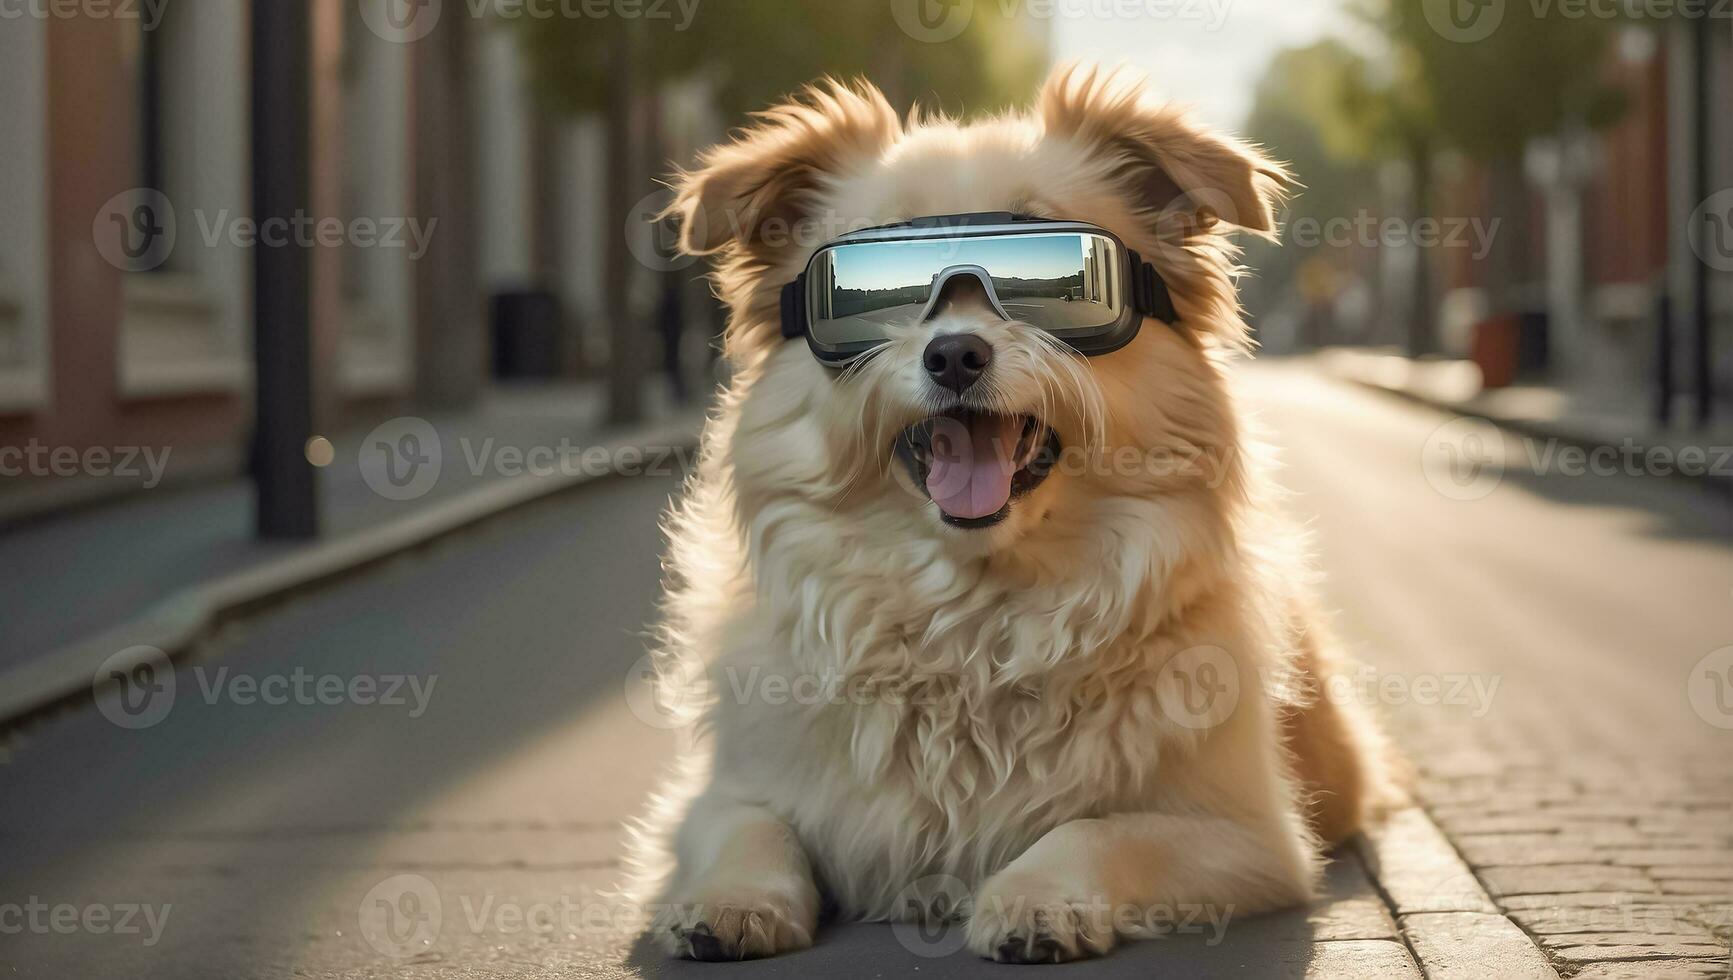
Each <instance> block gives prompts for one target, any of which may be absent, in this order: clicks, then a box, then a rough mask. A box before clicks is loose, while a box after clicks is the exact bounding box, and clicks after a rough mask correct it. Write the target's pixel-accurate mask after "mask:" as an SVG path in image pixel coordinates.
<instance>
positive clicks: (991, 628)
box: [722, 595, 1184, 918]
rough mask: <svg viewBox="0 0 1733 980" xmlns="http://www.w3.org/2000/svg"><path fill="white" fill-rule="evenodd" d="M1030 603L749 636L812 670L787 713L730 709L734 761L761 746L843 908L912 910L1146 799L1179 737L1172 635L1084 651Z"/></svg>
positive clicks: (869, 912)
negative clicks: (906, 904) (1166, 681)
mask: <svg viewBox="0 0 1733 980" xmlns="http://www.w3.org/2000/svg"><path fill="white" fill-rule="evenodd" d="M1027 601H1028V596H1027V595H1025V596H1024V597H1023V598H1022V599H1021V600H1012V599H1010V598H1008V597H1006V596H995V597H994V598H993V601H990V602H983V603H981V605H980V607H979V609H978V610H977V612H976V614H975V615H972V616H965V617H957V618H953V619H951V620H949V621H947V622H942V623H935V622H933V621H932V620H930V619H928V620H925V621H923V622H920V623H915V622H910V621H904V622H902V623H899V624H896V625H895V626H894V627H892V626H890V625H889V624H886V623H884V622H883V621H882V619H881V621H880V622H879V623H878V624H877V628H876V629H872V628H863V629H857V630H849V629H843V628H841V627H840V626H839V624H837V623H835V622H831V623H828V624H826V625H827V628H826V629H825V630H823V632H825V633H827V634H829V635H840V636H846V637H848V639H849V642H848V643H845V644H837V643H825V642H824V641H823V640H821V639H820V638H819V636H818V635H817V634H818V633H819V632H820V630H819V628H818V624H816V623H813V622H809V621H807V620H805V619H803V618H801V617H799V616H798V615H791V616H790V617H789V618H787V619H785V620H783V622H782V623H781V624H779V626H780V628H778V629H775V630H774V631H773V633H772V635H768V636H761V637H759V638H758V639H759V640H761V641H762V643H758V642H754V643H752V646H753V647H754V648H756V649H765V648H770V649H778V648H780V649H792V650H794V651H795V653H794V654H793V656H792V657H791V658H790V659H789V660H788V661H786V662H784V663H783V664H782V669H786V670H789V671H791V672H792V673H793V674H794V675H795V676H796V677H810V678H814V679H813V680H812V681H810V682H808V683H807V684H806V685H805V691H806V692H807V694H806V696H804V697H801V696H794V695H791V697H790V699H789V702H790V703H789V704H787V705H786V708H785V710H777V711H766V710H764V708H763V706H762V705H756V706H754V705H748V706H744V707H742V706H738V705H736V706H732V707H728V708H725V709H724V710H725V711H726V712H727V713H729V714H733V715H735V717H734V718H732V719H730V720H731V721H732V722H735V723H737V724H730V723H729V721H724V722H723V725H722V730H723V731H725V732H726V731H728V730H730V729H732V730H735V731H738V732H741V733H743V734H742V738H741V740H740V743H739V745H740V748H741V749H742V754H741V755H737V754H735V753H734V752H731V751H729V748H728V747H726V746H724V747H722V751H723V755H724V757H725V758H726V757H730V756H732V757H733V758H732V759H730V761H731V762H732V761H733V760H735V759H741V758H742V755H744V754H750V755H751V756H752V762H751V763H750V768H751V769H753V770H756V771H757V772H759V773H762V774H764V775H765V776H766V777H767V778H766V780H765V795H767V796H769V797H770V798H771V805H772V808H773V809H775V810H776V811H777V812H778V814H779V815H780V816H782V817H783V818H784V819H785V820H787V821H788V823H789V824H790V825H791V826H792V827H794V828H795V830H796V832H797V834H799V836H800V838H801V841H802V843H803V845H804V846H805V848H806V850H807V853H808V854H809V855H810V856H811V858H812V859H813V861H814V863H815V864H816V865H817V866H818V869H819V871H820V874H821V878H822V880H824V881H825V882H826V885H827V887H828V888H829V889H830V891H831V893H832V895H833V896H834V897H835V898H836V899H837V901H838V902H839V904H840V905H841V907H842V908H843V910H844V912H845V913H846V914H850V915H857V916H863V917H868V918H883V917H892V916H896V915H900V914H902V913H903V911H905V910H903V909H901V908H899V903H900V901H901V897H902V895H903V892H904V891H905V890H906V889H907V888H908V887H910V886H911V884H913V883H915V882H918V881H919V880H920V879H922V878H924V877H928V876H933V875H949V876H954V877H955V878H957V879H960V880H961V881H963V882H964V883H965V884H967V885H969V886H971V887H973V886H975V885H978V884H979V883H980V882H982V881H984V880H985V879H986V878H987V877H989V876H991V875H992V874H993V873H994V872H995V871H997V870H999V869H1000V868H1002V867H1003V866H1004V865H1005V864H1007V863H1009V862H1010V861H1011V860H1012V859H1014V858H1015V857H1016V856H1017V855H1018V854H1021V853H1022V852H1023V851H1024V850H1026V849H1027V848H1028V847H1029V846H1030V845H1031V844H1032V843H1034V841H1035V840H1037V839H1039V838H1040V837H1041V836H1042V835H1043V834H1044V833H1046V832H1047V831H1048V830H1050V829H1052V828H1053V827H1055V826H1058V825H1059V824H1062V823H1065V822H1066V821H1069V820H1074V819H1078V818H1080V817H1090V816H1098V815H1101V814H1104V813H1108V812H1115V811H1119V810H1125V809H1137V808H1140V807H1142V806H1146V805H1147V804H1148V803H1149V802H1150V801H1151V799H1152V798H1153V794H1154V793H1155V792H1156V788H1157V786H1158V785H1159V780H1158V778H1157V777H1158V769H1159V763H1160V762H1161V761H1162V759H1163V756H1164V752H1166V751H1167V750H1168V749H1170V748H1182V747H1183V744H1184V742H1183V738H1184V733H1182V732H1175V731H1173V730H1171V729H1172V726H1171V724H1170V723H1169V722H1167V721H1166V720H1165V718H1166V715H1165V713H1164V711H1163V709H1162V699H1163V698H1164V697H1165V696H1166V694H1165V693H1164V690H1163V687H1162V675H1161V671H1160V670H1159V669H1158V668H1157V667H1156V665H1157V664H1159V663H1160V660H1161V656H1162V653H1161V651H1162V649H1163V648H1164V640H1163V638H1161V637H1159V636H1141V635H1138V634H1137V633H1135V632H1131V633H1128V634H1127V635H1123V636H1121V637H1118V638H1115V639H1114V640H1111V641H1105V642H1096V643H1094V644H1093V645H1086V644H1087V642H1088V641H1084V640H1081V639H1080V638H1078V637H1076V636H1075V635H1074V634H1071V633H1069V632H1068V631H1067V630H1066V628H1065V626H1064V617H1056V616H1055V615H1053V614H1052V613H1051V612H1048V613H1047V614H1046V615H1038V614H1037V613H1035V612H1034V611H1031V610H1030V609H1028V608H1026V607H1025V605H1024V603H1025V602H1027ZM880 615H881V617H882V607H880ZM1086 618H1088V617H1086ZM833 630H835V632H834V633H833V632H832V631H833ZM1037 634H1038V635H1040V636H1043V637H1045V638H1046V640H1047V642H1046V643H1044V644H1042V643H1036V642H1035V641H1034V640H1033V639H1032V637H1033V636H1034V635H1037ZM1056 637H1057V638H1065V639H1064V640H1063V644H1064V645H1056V644H1055V638H1056ZM838 665H841V666H840V667H839V666H838ZM775 669H776V668H774V667H768V668H761V670H767V671H769V672H772V673H773V672H774V670H775ZM791 690H792V686H791ZM748 730H750V734H749V735H746V734H744V733H745V732H747V731H748ZM731 768H734V767H732V766H731ZM741 768H744V765H743V766H742V767H741ZM791 774H793V775H795V777H796V778H789V776H790V775H791Z"/></svg>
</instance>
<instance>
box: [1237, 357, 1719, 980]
mask: <svg viewBox="0 0 1733 980" xmlns="http://www.w3.org/2000/svg"><path fill="white" fill-rule="evenodd" d="M1249 380H1250V382H1251V383H1250V385H1249V388H1250V390H1251V394H1252V397H1253V400H1254V401H1256V402H1257V403H1259V404H1260V405H1261V406H1262V407H1263V408H1264V409H1265V411H1266V413H1267V414H1268V415H1269V417H1270V418H1272V419H1273V420H1276V423H1277V425H1278V427H1279V432H1278V433H1277V440H1278V442H1279V443H1280V444H1282V445H1283V446H1284V448H1285V450H1286V457H1287V459H1288V460H1289V461H1290V464H1291V470H1290V472H1289V473H1288V474H1287V477H1286V480H1285V482H1286V483H1287V484H1289V485H1290V486H1291V487H1292V488H1293V489H1295V490H1296V491H1298V492H1299V496H1298V497H1297V498H1296V500H1295V504H1294V506H1295V510H1296V512H1298V513H1302V514H1307V515H1316V524H1315V527H1316V529H1317V533H1318V537H1319V540H1320V544H1321V547H1322V550H1323V564H1324V568H1325V569H1326V571H1327V573H1328V576H1329V586H1328V590H1329V593H1328V594H1329V597H1330V599H1331V600H1332V602H1333V604H1334V605H1335V606H1336V607H1337V609H1338V610H1339V611H1340V612H1339V615H1338V625H1339V632H1340V633H1341V634H1342V635H1343V637H1344V638H1345V639H1346V641H1347V642H1348V643H1349V645H1350V646H1351V647H1352V648H1353V649H1354V651H1355V652H1356V653H1357V654H1358V655H1359V656H1360V657H1361V658H1362V659H1363V660H1365V661H1366V662H1367V663H1368V664H1369V665H1371V667H1372V668H1373V669H1372V670H1369V671H1368V674H1367V679H1366V680H1365V683H1363V684H1361V685H1358V686H1357V687H1356V692H1355V693H1356V695H1357V696H1362V697H1366V698H1367V699H1368V700H1371V701H1373V702H1374V703H1377V704H1378V705H1379V707H1380V708H1381V710H1382V711H1383V713H1384V715H1385V716H1386V718H1387V719H1388V721H1389V724H1390V726H1391V728H1392V729H1393V731H1394V733H1395V735H1396V737H1397V739H1398V741H1399V743H1400V745H1401V747H1402V748H1403V749H1404V750H1405V751H1406V753H1407V755H1408V756H1409V757H1410V759H1411V760H1412V761H1413V762H1414V764H1415V766H1416V768H1417V770H1418V778H1417V786H1416V788H1417V791H1418V796H1419V798H1420V801H1421V802H1422V803H1423V804H1424V805H1425V807H1426V809H1427V810H1428V811H1429V812H1430V814H1431V816H1432V817H1433V819H1434V820H1435V821H1436V822H1437V823H1438V825H1439V826H1440V827H1441V828H1442V829H1443V831H1444V832H1445V833H1446V834H1447V835H1448V837H1449V838H1450V840H1451V842H1452V843H1453V844H1454V846H1455V847H1456V848H1457V850H1458V851H1459V852H1460V854H1461V856H1462V857H1463V859H1464V860H1465V861H1466V862H1467V864H1468V865H1469V866H1470V867H1471V868H1472V869H1473V872H1474V874H1475V876H1476V877H1477V879H1478V880H1479V882H1480V883H1481V884H1482V885H1484V887H1485V889H1486V891H1487V892H1488V893H1490V895H1491V896H1492V898H1493V899H1494V900H1495V901H1496V902H1497V904H1498V905H1499V906H1500V907H1501V908H1502V909H1503V910H1504V911H1505V912H1506V913H1507V914H1508V915H1509V917H1510V918H1511V919H1512V920H1514V921H1515V922H1516V923H1517V924H1518V925H1520V926H1521V927H1522V928H1523V929H1524V930H1526V931H1527V932H1528V934H1529V935H1530V936H1531V937H1533V939H1534V941H1535V942H1536V943H1537V944H1538V945H1540V946H1541V947H1542V948H1543V949H1544V950H1545V952H1546V954H1547V955H1548V957H1549V958H1550V960H1551V963H1552V965H1553V966H1554V968H1555V969H1557V970H1558V972H1559V973H1561V974H1563V975H1565V976H1575V977H1582V978H1591V977H1594V978H1599V977H1622V976H1641V977H1652V976H1678V977H1701V978H1711V977H1712V978H1721V980H1726V978H1728V977H1729V976H1733V959H1730V953H1729V938H1730V936H1733V692H1729V691H1725V690H1720V691H1718V690H1717V689H1716V688H1715V686H1714V685H1715V683H1716V679H1715V677H1714V676H1713V674H1714V672H1716V671H1718V670H1719V671H1725V670H1726V668H1727V666H1728V663H1729V662H1733V652H1730V653H1725V654H1719V655H1718V654H1717V651H1719V650H1721V649H1722V648H1725V647H1727V645H1728V644H1733V505H1729V502H1728V501H1727V500H1726V499H1725V498H1722V497H1718V496H1715V495H1714V494H1712V493H1710V492H1708V491H1705V490H1703V489H1701V488H1699V487H1697V486H1695V485H1692V484H1689V483H1685V482H1683V481H1679V480H1677V479H1667V478H1661V477H1643V476H1608V477H1594V476H1577V477H1572V476H1569V475H1566V474H1564V473H1560V472H1551V471H1548V472H1542V471H1543V470H1546V469H1547V467H1545V466H1537V465H1536V462H1537V461H1538V460H1545V459H1547V458H1548V456H1547V453H1548V447H1547V446H1545V445H1536V444H1531V443H1528V442H1524V441H1519V440H1516V439H1514V438H1512V437H1508V436H1506V437H1504V438H1505V440H1506V445H1505V447H1504V448H1505V453H1506V455H1505V456H1503V457H1502V459H1503V468H1502V473H1496V474H1495V475H1494V477H1493V478H1491V479H1486V478H1485V477H1483V476H1482V477H1481V479H1482V481H1483V482H1481V483H1478V484H1476V483H1474V481H1473V480H1472V479H1469V480H1467V481H1466V482H1464V481H1463V480H1461V479H1456V478H1461V477H1469V476H1479V475H1477V474H1462V473H1454V474H1453V473H1452V471H1450V470H1449V469H1448V468H1447V467H1446V466H1445V465H1443V464H1445V463H1447V462H1448V460H1447V459H1440V458H1429V455H1433V456H1435V455H1439V454H1447V453H1448V451H1449V449H1450V448H1451V447H1452V446H1453V445H1455V446H1457V447H1458V448H1461V446H1460V442H1461V439H1462V438H1463V433H1464V432H1467V433H1469V434H1470V435H1478V436H1480V437H1482V438H1488V433H1487V432H1486V431H1485V430H1483V429H1478V428H1467V429H1465V428H1464V427H1463V426H1460V425H1455V426H1454V428H1451V427H1447V428H1444V429H1441V428H1440V426H1441V425H1442V424H1443V423H1445V422H1446V421H1447V420H1448V417H1447V416H1444V415H1441V414H1438V413H1436V412H1433V411H1430V410H1427V409H1424V408H1421V407H1418V406H1413V405H1409V404H1407V403H1403V402H1399V401H1397V400H1395V399H1392V398H1389V397H1387V396H1382V395H1378V394H1374V393H1371V392H1366V391H1363V390H1355V389H1344V388H1341V387H1337V386H1331V385H1329V384H1327V383H1325V382H1322V381H1320V380H1318V379H1317V378H1315V377H1313V376H1311V375H1308V374H1306V373H1304V372H1301V371H1298V370H1296V369H1294V368H1290V367H1285V366H1281V365H1276V366H1272V367H1264V368H1260V369H1257V370H1254V371H1253V372H1251V376H1250V379H1249ZM1489 438H1490V439H1491V440H1492V441H1493V442H1494V443H1496V440H1497V439H1498V438H1499V437H1498V435H1497V434H1496V433H1492V434H1491V435H1490V437H1489ZM1391 458H1397V459H1402V460H1406V461H1408V465H1407V466H1405V467H1402V468H1399V469H1394V470H1393V469H1392V468H1390V467H1389V466H1388V463H1387V461H1388V460H1389V459H1391ZM1495 469H1496V467H1495ZM1722 677H1723V678H1724V679H1733V678H1728V675H1726V674H1725V673H1723V674H1722ZM1718 694H1720V695H1722V697H1721V698H1720V699H1719V700H1717V697H1716V695H1718Z"/></svg>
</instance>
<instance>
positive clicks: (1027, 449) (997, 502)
mask: <svg viewBox="0 0 1733 980" xmlns="http://www.w3.org/2000/svg"><path fill="white" fill-rule="evenodd" d="M1059 449H1060V445H1059V434H1058V433H1057V432H1055V431H1053V429H1052V427H1051V426H1049V425H1047V424H1046V423H1044V422H1042V421H1041V420H1040V419H1038V418H1036V417H1034V416H1033V415H999V414H995V413H993V412H981V411H975V410H972V409H966V408H958V409H952V410H951V411H949V412H946V413H945V414H943V415H935V416H933V417H932V418H928V419H923V420H922V421H920V422H916V423H915V424H914V425H911V426H909V427H908V428H906V429H904V430H903V431H902V433H901V434H900V435H898V436H897V440H896V444H895V447H894V452H895V453H896V456H897V458H898V459H900V460H902V462H903V465H904V466H905V467H907V469H908V472H909V476H910V478H911V479H913V480H914V482H915V485H916V486H918V487H920V488H921V489H922V490H923V491H925V493H926V495H927V497H928V499H930V500H932V502H933V503H934V504H935V505H937V506H938V508H939V513H940V515H941V516H942V517H943V518H944V521H945V523H946V524H950V525H952V526H953V527H963V528H978V527H992V526H993V525H995V524H998V523H999V522H1000V521H1002V520H1004V519H1005V517H1006V516H1007V515H1008V514H1010V513H1011V502H1012V501H1013V500H1015V499H1016V498H1017V497H1020V496H1022V495H1023V494H1026V493H1028V492H1029V491H1031V490H1033V489H1035V488H1036V487H1037V486H1039V485H1040V484H1041V481H1042V480H1045V479H1047V475H1048V474H1049V473H1050V472H1052V470H1053V464H1054V463H1055V462H1057V461H1058V459H1059Z"/></svg>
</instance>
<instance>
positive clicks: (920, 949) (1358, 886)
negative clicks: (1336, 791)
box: [627, 848, 1417, 980]
mask: <svg viewBox="0 0 1733 980" xmlns="http://www.w3.org/2000/svg"><path fill="white" fill-rule="evenodd" d="M1185 918H1186V916H1184V915H1180V916H1178V917H1177V918H1176V919H1175V928H1174V929H1173V930H1172V931H1171V932H1170V933H1169V934H1167V935H1165V936H1163V937H1161V938H1159V939H1148V940H1141V941H1136V942H1126V943H1121V944H1120V945H1119V947H1118V948H1117V949H1115V950H1113V951H1112V952H1111V953H1109V954H1108V955H1107V956H1104V957H1101V958H1099V959H1092V960H1080V961H1078V962H1074V963H1067V964H1063V965H1060V966H1047V967H1045V969H1048V970H1060V971H1063V972H1064V973H1065V974H1066V975H1067V976H1079V977H1149V976H1172V977H1206V978H1207V977H1234V978H1244V977H1248V976H1255V977H1304V976H1308V975H1310V976H1337V975H1343V974H1351V975H1356V976H1358V975H1369V976H1397V977H1399V976H1404V975H1417V974H1414V973H1413V968H1412V965H1411V962H1410V960H1409V957H1408V952H1407V950H1406V948H1405V947H1404V946H1403V945H1402V942H1401V939H1400V937H1399V936H1398V934H1397V932H1396V927H1395V924H1394V923H1393V922H1392V921H1391V919H1390V917H1389V915H1388V913H1387V912H1386V911H1385V907H1384V903H1383V901H1382V900H1381V899H1380V898H1379V897H1378V894H1377V892H1376V891H1375V890H1374V889H1373V887H1372V884H1371V882H1370V881H1369V880H1368V879H1367V877H1366V873H1365V870H1364V868H1363V867H1362V866H1361V864H1360V860H1359V858H1358V856H1357V855H1356V854H1355V853H1354V852H1353V850H1352V849H1351V848H1343V849H1341V850H1339V851H1337V852H1336V853H1334V854H1332V860H1331V863H1330V868H1329V872H1328V875H1327V877H1326V880H1325V889H1324V895H1323V897H1322V898H1320V899H1319V900H1318V901H1317V902H1316V903H1314V904H1313V905H1312V906H1311V907H1310V908H1305V909H1295V910H1293V911H1289V912H1280V913H1275V914H1271V915H1261V916H1254V917H1249V918H1244V919H1237V918H1234V917H1232V916H1231V915H1228V916H1225V917H1224V916H1220V915H1218V916H1216V917H1215V921H1214V922H1211V921H1210V920H1209V918H1208V917H1206V916H1195V917H1192V919H1193V921H1191V922H1189V923H1187V922H1185V921H1184V919H1185ZM627 965H628V966H629V967H631V968H632V970H633V972H634V973H635V974H636V975H638V976H644V977H680V978H687V977H690V978H699V977H704V976H715V975H717V974H718V973H727V974H731V975H737V976H753V977H790V978H801V980H805V978H809V977H826V978H830V977H843V978H848V977H862V978H871V977H910V976H929V977H947V978H949V977H964V978H968V977H1003V976H1005V972H1006V971H1007V970H1008V969H1011V968H1010V967H1008V966H1006V965H1005V964H1000V963H993V962H990V961H987V960H984V959H981V958H980V957H977V956H975V955H974V954H973V953H970V952H969V951H968V950H967V949H965V948H964V947H963V931H962V927H961V926H959V925H952V926H949V927H948V928H946V929H945V930H943V931H939V932H932V931H926V930H915V929H913V928H912V927H910V928H896V927H892V926H889V925H884V924H879V923H866V924H862V923H845V924H837V923H825V924H822V925H821V926H820V927H819V934H818V939H817V942H816V944H815V945H814V946H813V947H812V948H811V949H808V950H803V951H801V952H799V953H793V954H789V955H786V956H778V957H773V958H771V959H763V960H748V961H745V962H740V963H696V962H692V961H689V960H672V959H669V958H668V957H667V956H666V955H665V954H664V953H662V951H661V950H659V949H657V948H656V947H655V946H654V945H653V944H652V943H651V942H650V940H649V938H648V937H646V936H640V937H639V938H638V940H637V942H636V943H635V944H634V945H633V947H632V951H631V954H630V956H629V958H628V959H627Z"/></svg>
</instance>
